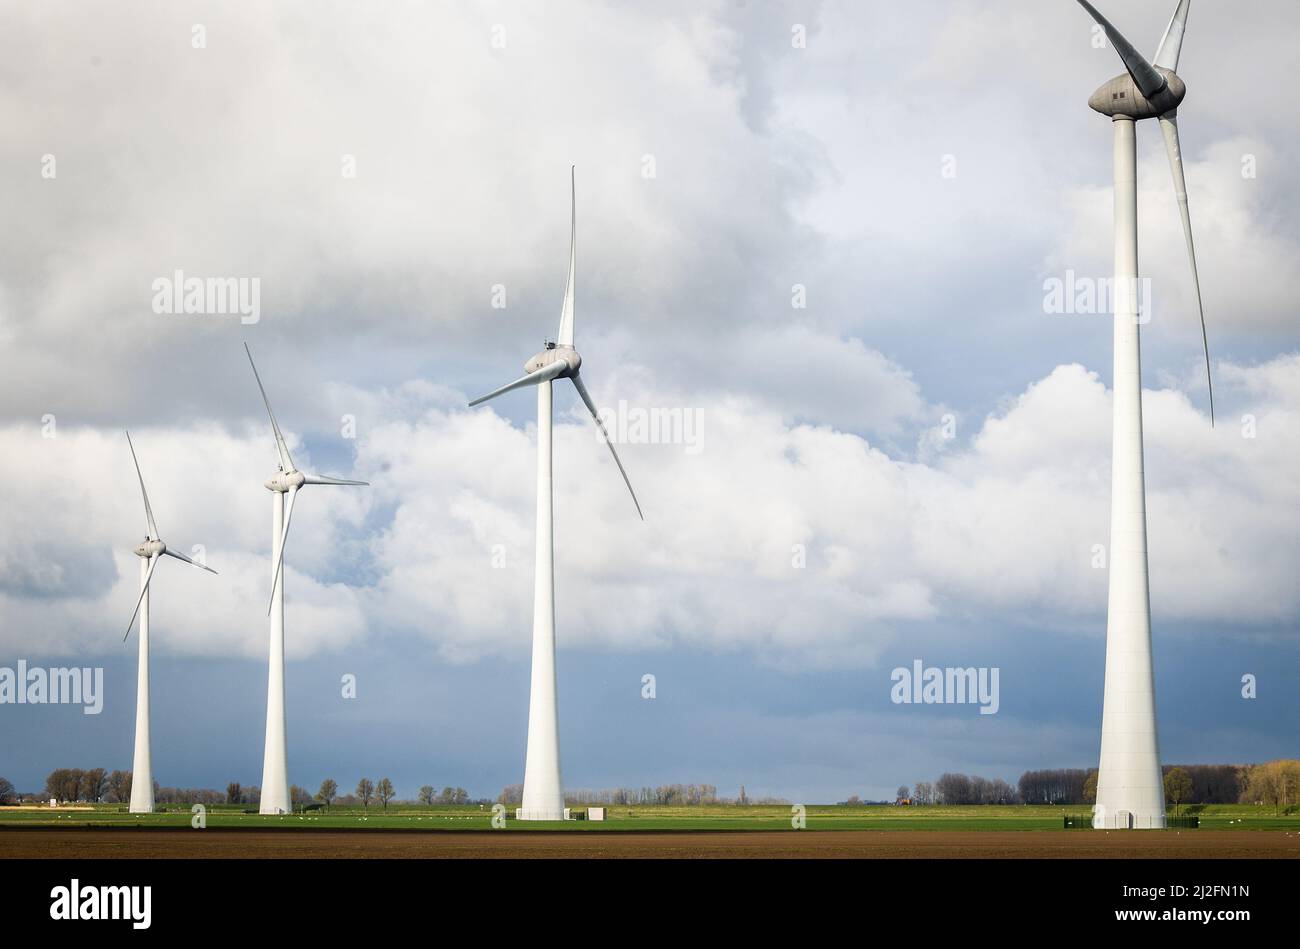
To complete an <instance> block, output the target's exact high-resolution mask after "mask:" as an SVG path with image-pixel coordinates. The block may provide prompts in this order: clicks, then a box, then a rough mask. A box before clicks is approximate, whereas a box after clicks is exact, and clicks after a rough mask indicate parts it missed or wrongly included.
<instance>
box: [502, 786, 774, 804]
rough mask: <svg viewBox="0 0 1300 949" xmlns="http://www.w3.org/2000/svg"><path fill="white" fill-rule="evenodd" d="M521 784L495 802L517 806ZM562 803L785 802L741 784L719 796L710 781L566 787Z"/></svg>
mask: <svg viewBox="0 0 1300 949" xmlns="http://www.w3.org/2000/svg"><path fill="white" fill-rule="evenodd" d="M523 797H524V786H523V785H522V784H508V785H506V786H505V787H504V788H502V790H501V793H500V794H499V795H497V802H498V803H500V804H505V805H507V806H511V807H518V806H519V805H520V804H521V803H522V802H523ZM564 803H565V804H568V805H570V806H578V807H580V806H583V805H590V804H595V805H597V806H599V805H602V804H605V805H611V804H612V805H625V806H630V805H647V804H653V805H659V806H661V807H691V806H695V805H699V804H788V803H790V802H789V801H787V800H785V799H784V798H774V797H764V798H761V799H758V800H753V799H751V798H750V797H749V796H748V795H747V794H746V793H745V788H744V785H742V786H741V788H740V793H739V795H738V796H737V797H734V798H727V797H719V796H718V789H717V786H716V785H712V784H661V785H659V786H658V787H653V788H652V787H643V788H602V789H596V790H590V789H582V788H578V789H569V790H566V791H565V792H564Z"/></svg>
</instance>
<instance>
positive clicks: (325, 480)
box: [303, 475, 370, 487]
mask: <svg viewBox="0 0 1300 949" xmlns="http://www.w3.org/2000/svg"><path fill="white" fill-rule="evenodd" d="M303 484H359V485H365V486H366V487H369V486H370V482H369V481H348V480H347V479H345V478H331V477H330V476H329V475H307V476H306V477H305V478H304V480H303Z"/></svg>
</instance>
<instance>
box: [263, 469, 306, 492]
mask: <svg viewBox="0 0 1300 949" xmlns="http://www.w3.org/2000/svg"><path fill="white" fill-rule="evenodd" d="M306 480H307V478H306V477H305V476H304V475H303V473H302V472H301V471H277V472H276V473H275V474H273V475H272V476H271V477H269V478H267V479H266V490H268V491H276V492H278V493H280V494H285V493H287V492H288V490H289V489H290V488H301V487H302V485H303V482H304V481H306Z"/></svg>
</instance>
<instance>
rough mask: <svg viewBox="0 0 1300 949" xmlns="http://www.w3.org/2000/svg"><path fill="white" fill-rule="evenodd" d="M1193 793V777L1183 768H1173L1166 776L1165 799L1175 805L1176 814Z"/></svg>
mask: <svg viewBox="0 0 1300 949" xmlns="http://www.w3.org/2000/svg"><path fill="white" fill-rule="evenodd" d="M1191 793H1192V776H1191V775H1190V774H1188V773H1187V772H1186V771H1185V770H1183V769H1182V768H1171V769H1170V770H1169V772H1168V773H1167V774H1166V775H1165V799H1166V800H1167V801H1169V802H1170V803H1171V804H1173V805H1174V813H1175V814H1177V813H1178V806H1179V805H1180V804H1182V803H1183V801H1185V800H1187V798H1188V796H1189V795H1190V794H1191Z"/></svg>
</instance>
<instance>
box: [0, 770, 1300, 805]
mask: <svg viewBox="0 0 1300 949" xmlns="http://www.w3.org/2000/svg"><path fill="white" fill-rule="evenodd" d="M1164 776H1165V798H1166V800H1167V801H1168V802H1169V804H1171V805H1173V806H1174V807H1179V806H1182V805H1186V804H1235V803H1238V802H1240V803H1243V804H1262V805H1269V806H1272V807H1274V808H1275V809H1276V810H1277V811H1278V812H1279V813H1281V811H1283V810H1284V809H1286V808H1288V807H1290V806H1292V805H1295V804H1298V803H1300V761H1297V760H1294V759H1279V760H1277V761H1269V762H1265V763H1263V764H1256V765H1244V766H1240V765H1167V766H1165V768H1164ZM395 795H396V792H395V791H394V789H393V783H392V781H390V780H389V779H388V778H380V779H379V781H378V782H375V781H372V780H371V779H369V778H362V779H361V780H360V781H359V782H358V783H357V788H356V791H355V793H353V794H348V795H340V794H339V787H338V782H337V781H335V780H334V779H333V778H326V779H325V780H324V781H323V782H321V786H320V790H319V791H317V792H316V794H315V795H314V796H313V795H312V794H311V793H310V792H309V791H307V790H305V789H304V788H300V787H298V786H297V785H294V786H293V787H292V788H291V789H290V799H291V800H292V802H293V803H294V804H296V805H301V804H309V803H311V802H312V801H313V800H314V801H315V802H317V803H320V804H323V805H325V806H327V807H328V806H329V805H331V804H334V803H338V804H341V805H345V806H356V805H358V804H359V805H361V806H362V807H366V808H369V807H370V804H371V802H372V801H377V802H379V804H380V806H381V807H383V808H385V809H386V808H387V807H388V805H389V803H390V802H391V801H392V800H393V798H394V797H395ZM22 796H23V795H20V794H18V792H17V791H16V790H15V789H14V786H13V784H12V783H11V782H9V781H7V780H5V779H4V778H0V804H12V803H16V802H17V801H18V800H19V798H20V797H22ZM26 797H27V798H28V799H29V800H32V799H34V795H30V794H28V795H26ZM43 797H44V799H50V798H53V799H54V800H57V801H61V802H69V801H85V802H88V803H95V804H97V803H101V802H104V803H110V804H125V803H127V802H129V801H130V800H131V772H130V771H112V772H109V771H106V770H105V769H103V768H90V769H81V768H56V769H55V770H54V771H51V772H50V775H49V777H47V778H46V779H45V789H44V792H43ZM898 799H899V800H910V801H911V802H912V803H914V804H1092V803H1095V801H1096V800H1097V771H1096V769H1093V770H1091V771H1088V770H1085V769H1082V768H1058V769H1047V770H1041V771H1026V772H1025V773H1024V774H1022V775H1021V776H1020V780H1019V782H1018V783H1017V786H1016V787H1012V786H1011V785H1009V784H1008V783H1007V782H1006V781H1003V780H1002V779H1000V778H992V779H990V778H985V777H981V776H980V775H966V774H959V773H951V772H949V773H946V774H944V775H942V776H941V777H940V778H939V779H938V780H937V781H936V782H934V783H933V784H931V783H929V782H928V781H918V782H917V783H916V786H915V788H914V789H912V790H910V791H909V789H908V788H907V787H906V786H903V787H900V788H899V789H898ZM154 800H155V801H156V802H157V803H159V804H207V805H211V804H221V803H226V804H247V805H256V804H258V803H260V801H261V789H260V788H257V787H255V786H242V785H240V784H239V782H237V781H232V782H231V783H230V784H229V785H227V786H226V792H225V794H224V795H222V794H221V793H220V792H218V791H213V790H209V789H205V788H166V787H160V786H159V784H158V782H156V781H155V782H154ZM497 800H498V801H499V802H500V803H502V804H506V805H514V806H518V805H519V804H520V803H521V802H522V800H523V785H520V784H512V785H509V786H507V787H506V788H504V789H503V790H502V791H501V794H500V795H499V796H498V798H497ZM849 801H850V802H853V803H856V802H857V801H858V798H857V795H854V796H853V797H851V798H849ZM419 802H420V803H421V804H427V805H434V804H470V803H485V802H476V801H473V800H472V799H471V798H470V796H469V792H468V791H466V790H465V789H464V788H459V787H457V788H453V787H444V788H443V789H442V791H441V792H439V791H436V790H435V789H434V787H433V785H431V784H426V785H424V786H423V787H421V788H420V793H419ZM565 803H567V804H571V805H584V804H596V805H601V804H613V805H620V804H621V805H634V804H643V805H644V804H653V805H661V806H682V805H687V806H689V805H697V804H749V803H760V804H782V803H787V802H785V801H784V800H777V799H774V798H764V799H762V800H760V801H757V802H754V801H751V800H750V799H749V798H748V796H746V794H745V789H744V788H743V787H742V788H741V789H740V795H739V797H737V798H719V797H718V789H717V788H716V787H715V786H714V785H712V784H664V785H660V786H658V787H654V788H651V787H643V788H639V789H638V788H606V789H604V790H572V791H568V792H566V793H565Z"/></svg>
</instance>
